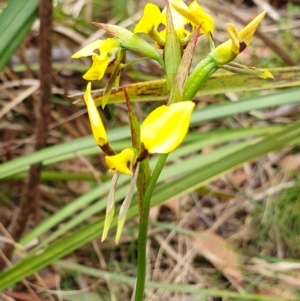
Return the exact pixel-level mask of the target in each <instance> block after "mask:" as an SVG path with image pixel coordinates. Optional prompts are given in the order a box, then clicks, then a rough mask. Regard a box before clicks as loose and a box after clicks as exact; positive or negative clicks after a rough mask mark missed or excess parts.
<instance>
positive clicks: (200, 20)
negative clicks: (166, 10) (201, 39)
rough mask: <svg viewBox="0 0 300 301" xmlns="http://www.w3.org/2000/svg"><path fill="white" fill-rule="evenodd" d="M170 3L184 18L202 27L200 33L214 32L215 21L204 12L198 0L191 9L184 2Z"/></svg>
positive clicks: (179, 0)
mask: <svg viewBox="0 0 300 301" xmlns="http://www.w3.org/2000/svg"><path fill="white" fill-rule="evenodd" d="M169 2H170V4H171V6H172V7H174V9H175V10H176V11H177V12H179V13H180V14H181V15H182V16H184V17H185V18H186V19H188V20H189V21H190V22H192V23H194V24H195V25H197V26H201V31H200V32H202V33H206V34H208V33H209V32H213V31H214V19H213V18H212V17H211V16H210V15H208V14H206V13H205V12H204V11H203V9H202V7H201V6H200V5H199V4H198V2H197V1H196V0H195V1H193V2H192V3H191V4H190V6H189V7H188V6H187V5H186V4H185V3H184V2H183V1H182V0H169Z"/></svg>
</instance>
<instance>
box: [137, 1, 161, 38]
mask: <svg viewBox="0 0 300 301" xmlns="http://www.w3.org/2000/svg"><path fill="white" fill-rule="evenodd" d="M160 19H161V12H160V9H159V7H158V6H157V5H155V4H153V3H147V4H146V6H145V8H144V14H143V17H142V18H141V20H140V21H139V22H138V23H137V24H136V26H135V28H134V31H133V32H134V33H145V34H149V33H150V32H151V30H152V29H153V27H154V26H155V25H156V24H159V22H160Z"/></svg>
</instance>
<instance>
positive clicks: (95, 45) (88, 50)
mask: <svg viewBox="0 0 300 301" xmlns="http://www.w3.org/2000/svg"><path fill="white" fill-rule="evenodd" d="M104 42H105V41H104V40H96V41H94V42H92V43H90V44H88V45H86V46H85V47H83V48H82V49H80V50H79V51H77V52H76V53H74V54H73V55H72V58H73V59H78V58H81V57H86V56H91V55H93V54H94V53H95V52H94V51H95V50H96V49H100V48H101V46H102V45H103V43H104Z"/></svg>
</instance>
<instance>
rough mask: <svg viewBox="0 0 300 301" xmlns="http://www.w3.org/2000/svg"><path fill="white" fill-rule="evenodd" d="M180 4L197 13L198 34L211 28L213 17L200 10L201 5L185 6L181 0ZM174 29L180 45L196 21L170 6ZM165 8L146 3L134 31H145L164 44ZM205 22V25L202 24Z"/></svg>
mask: <svg viewBox="0 0 300 301" xmlns="http://www.w3.org/2000/svg"><path fill="white" fill-rule="evenodd" d="M179 2H180V5H181V6H183V7H185V9H186V10H187V11H189V12H190V13H191V14H197V15H198V16H199V18H200V19H201V21H200V23H201V24H202V26H201V31H200V34H203V33H206V30H208V31H211V30H212V29H213V19H212V18H211V17H210V16H209V15H207V14H205V13H204V12H203V11H202V8H201V6H200V5H199V4H198V3H197V5H195V4H193V3H192V4H191V5H190V6H187V5H186V4H185V3H184V2H183V1H182V0H179ZM170 9H171V14H172V20H173V25H174V29H175V31H176V33H177V36H178V39H179V41H180V42H181V44H182V45H186V44H187V43H188V41H189V38H190V36H191V33H192V32H193V31H194V30H195V29H196V28H197V26H199V25H197V24H196V23H194V22H191V21H190V20H188V19H187V18H186V17H185V16H184V15H183V14H181V13H180V12H177V10H176V9H174V8H173V7H172V6H170ZM166 19H167V17H166V8H165V9H164V10H163V11H162V12H161V11H160V9H159V7H158V6H157V5H155V4H153V3H147V4H146V6H145V8H144V15H143V17H142V18H141V20H140V21H139V22H138V23H137V25H136V26H135V28H134V33H145V34H147V35H149V36H150V37H151V38H152V39H153V40H154V41H155V42H156V43H157V44H158V45H160V46H164V45H165V41H166ZM204 24H205V25H204Z"/></svg>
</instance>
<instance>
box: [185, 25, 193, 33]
mask: <svg viewBox="0 0 300 301" xmlns="http://www.w3.org/2000/svg"><path fill="white" fill-rule="evenodd" d="M184 29H185V30H186V31H188V32H192V31H193V26H192V24H191V23H187V24H185V25H184Z"/></svg>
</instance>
